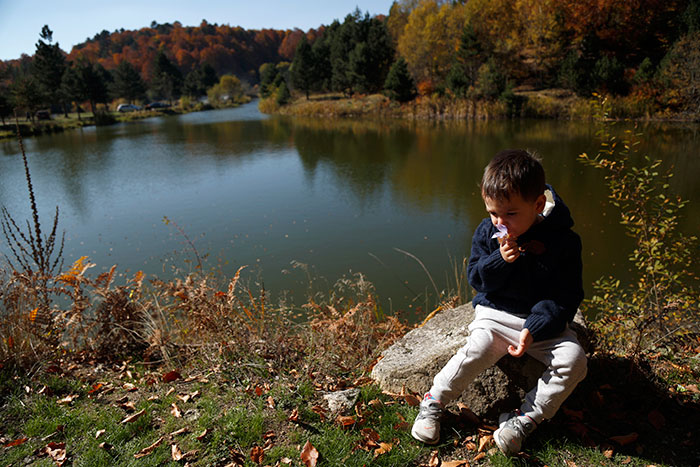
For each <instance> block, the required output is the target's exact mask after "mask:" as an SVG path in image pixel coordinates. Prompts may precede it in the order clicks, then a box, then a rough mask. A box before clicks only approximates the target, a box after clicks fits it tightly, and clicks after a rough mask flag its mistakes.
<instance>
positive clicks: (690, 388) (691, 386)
mask: <svg viewBox="0 0 700 467" xmlns="http://www.w3.org/2000/svg"><path fill="white" fill-rule="evenodd" d="M685 390H686V391H688V392H692V393H693V394H698V393H700V390H699V389H698V385H697V384H688V385H686V387H685Z"/></svg>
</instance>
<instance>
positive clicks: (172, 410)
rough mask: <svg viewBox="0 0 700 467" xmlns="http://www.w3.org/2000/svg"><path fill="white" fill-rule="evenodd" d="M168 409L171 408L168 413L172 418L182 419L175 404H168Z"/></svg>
mask: <svg viewBox="0 0 700 467" xmlns="http://www.w3.org/2000/svg"><path fill="white" fill-rule="evenodd" d="M170 407H171V409H170V413H171V414H172V415H173V417H175V418H180V417H182V413H181V412H180V409H178V408H177V404H175V402H173V403H172V404H170Z"/></svg>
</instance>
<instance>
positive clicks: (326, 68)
mask: <svg viewBox="0 0 700 467" xmlns="http://www.w3.org/2000/svg"><path fill="white" fill-rule="evenodd" d="M336 24H338V23H337V22H336ZM332 33H333V32H332V31H331V28H330V27H328V28H326V31H325V32H324V34H323V36H322V37H320V38H319V39H316V42H314V45H313V46H312V47H311V52H312V53H313V57H314V76H315V77H316V80H315V83H314V84H315V89H316V90H319V91H330V89H331V77H332V75H333V70H332V68H331V46H330V42H329V40H328V38H329V37H330V35H331V34H332Z"/></svg>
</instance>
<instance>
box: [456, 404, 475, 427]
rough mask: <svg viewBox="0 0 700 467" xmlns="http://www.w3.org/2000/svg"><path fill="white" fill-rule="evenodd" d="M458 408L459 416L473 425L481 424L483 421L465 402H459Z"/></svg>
mask: <svg viewBox="0 0 700 467" xmlns="http://www.w3.org/2000/svg"><path fill="white" fill-rule="evenodd" d="M457 408H458V409H459V416H460V417H461V418H463V419H465V420H467V421H468V422H469V423H471V424H473V425H479V424H480V423H481V419H480V418H479V417H477V416H476V414H475V413H474V412H473V411H472V410H471V409H470V408H469V407H467V406H466V405H465V404H463V403H461V402H460V403H458V404H457Z"/></svg>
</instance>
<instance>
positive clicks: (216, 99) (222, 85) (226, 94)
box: [207, 75, 243, 105]
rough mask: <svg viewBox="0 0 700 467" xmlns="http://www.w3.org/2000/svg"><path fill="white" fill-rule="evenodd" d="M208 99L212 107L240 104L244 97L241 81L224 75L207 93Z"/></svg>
mask: <svg viewBox="0 0 700 467" xmlns="http://www.w3.org/2000/svg"><path fill="white" fill-rule="evenodd" d="M207 97H208V98H209V102H210V103H211V104H212V105H225V104H227V103H239V102H240V101H241V98H242V97H243V87H242V86H241V80H239V79H238V78H236V77H235V76H233V75H224V76H222V77H221V79H220V80H219V83H218V84H215V85H214V86H212V87H211V88H209V90H208V91H207Z"/></svg>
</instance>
